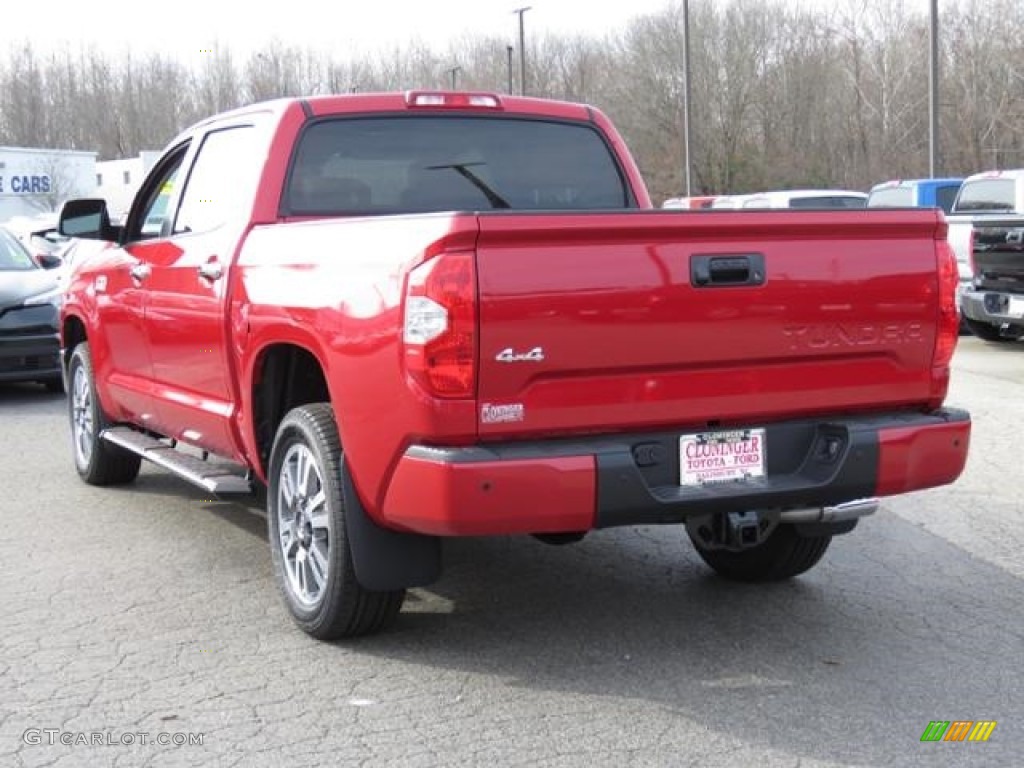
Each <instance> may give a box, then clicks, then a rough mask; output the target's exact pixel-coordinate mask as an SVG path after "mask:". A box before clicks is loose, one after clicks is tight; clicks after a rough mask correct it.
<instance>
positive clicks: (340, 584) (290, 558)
mask: <svg viewBox="0 0 1024 768" xmlns="http://www.w3.org/2000/svg"><path fill="white" fill-rule="evenodd" d="M341 458H342V452H341V443H340V441H339V438H338V429H337V426H336V425H335V422H334V414H333V412H332V410H331V407H330V406H329V405H327V404H326V403H315V404H312V405H305V406H301V407H299V408H295V409H294V410H292V411H290V412H289V413H288V415H287V416H285V418H284V420H283V421H282V422H281V426H280V427H279V428H278V430H277V436H276V438H275V439H274V447H273V450H272V451H271V456H270V472H269V480H270V485H269V487H268V489H267V523H268V527H269V536H270V548H271V553H272V556H273V560H274V573H275V576H276V578H277V583H278V586H279V588H280V589H281V592H282V594H283V595H284V598H285V603H286V604H287V606H288V610H289V611H290V612H291V614H292V617H293V618H294V619H295V621H296V623H297V624H298V625H299V626H300V627H301V628H302V629H303V630H304V631H305V632H307V633H309V634H310V635H312V636H313V637H316V638H318V639H320V640H334V639H338V638H343V637H355V636H358V635H366V634H371V633H373V632H378V631H380V630H382V629H384V628H385V627H386V626H388V625H389V624H391V623H392V622H393V621H394V619H395V617H396V616H397V615H398V612H399V611H400V610H401V607H402V601H403V600H404V599H405V590H394V591H387V592H374V591H371V590H368V589H365V588H364V587H363V586H362V585H361V584H360V583H359V582H358V581H357V580H356V575H355V570H354V567H353V563H352V550H351V545H350V542H349V537H348V534H347V531H346V528H345V506H344V503H343V501H342V494H341Z"/></svg>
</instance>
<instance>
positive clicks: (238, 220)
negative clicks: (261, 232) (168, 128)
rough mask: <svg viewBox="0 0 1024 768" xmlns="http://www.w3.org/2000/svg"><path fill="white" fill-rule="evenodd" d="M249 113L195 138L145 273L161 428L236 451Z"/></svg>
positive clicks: (253, 156) (253, 168) (253, 132)
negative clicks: (236, 264) (234, 296)
mask: <svg viewBox="0 0 1024 768" xmlns="http://www.w3.org/2000/svg"><path fill="white" fill-rule="evenodd" d="M259 141H260V134H259V130H258V128H257V126H256V125H255V124H254V123H252V122H243V123H240V124H228V125H218V126H216V127H215V128H212V129H210V130H208V131H207V132H206V133H205V134H203V135H201V136H197V137H195V139H194V147H193V151H192V152H191V153H190V156H189V158H188V162H187V164H186V165H187V168H186V171H185V172H184V173H183V174H182V179H183V180H182V181H181V192H180V195H179V196H178V197H177V199H176V210H175V212H174V216H173V219H172V221H171V222H170V223H169V232H167V233H166V235H167V236H166V237H165V238H164V239H163V240H162V242H161V246H160V248H159V250H157V251H154V252H153V253H152V254H151V258H149V259H148V263H149V265H150V267H151V272H150V274H149V275H148V277H147V280H146V288H147V302H146V326H147V329H148V334H149V348H150V353H151V355H152V360H153V383H154V393H155V397H156V407H157V413H158V417H159V422H160V424H161V425H162V427H163V429H162V431H163V432H165V433H166V434H169V435H170V436H172V437H175V438H178V439H182V440H185V441H187V442H189V443H193V444H195V445H198V446H201V447H203V448H205V449H207V450H209V451H212V452H214V453H217V454H219V455H222V456H229V457H232V456H235V455H236V453H237V448H236V446H237V444H238V443H237V441H236V440H235V439H234V438H233V433H232V427H231V423H232V418H233V415H234V409H235V403H236V402H237V397H236V393H235V392H234V388H233V384H232V381H233V370H234V369H233V364H232V358H231V349H230V347H229V343H228V339H229V329H228V318H227V311H226V307H227V293H228V286H229V276H230V271H231V267H232V260H233V258H234V255H235V251H236V249H237V247H238V244H239V242H240V240H241V237H242V236H243V234H244V232H245V229H246V227H247V226H248V217H247V214H248V213H249V212H251V209H252V200H253V198H254V195H255V187H256V183H257V180H258V176H259V173H260V171H261V170H262V161H261V159H260V154H259V152H258V151H257V148H256V145H257V143H258V142H259Z"/></svg>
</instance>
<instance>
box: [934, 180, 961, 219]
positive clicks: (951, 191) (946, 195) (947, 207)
mask: <svg viewBox="0 0 1024 768" xmlns="http://www.w3.org/2000/svg"><path fill="white" fill-rule="evenodd" d="M959 191H960V187H959V186H950V187H939V188H938V189H937V190H935V204H936V205H938V206H939V208H941V209H942V210H944V211H945V212H946V213H949V212H950V211H951V210H953V201H954V200H956V193H957V192H959Z"/></svg>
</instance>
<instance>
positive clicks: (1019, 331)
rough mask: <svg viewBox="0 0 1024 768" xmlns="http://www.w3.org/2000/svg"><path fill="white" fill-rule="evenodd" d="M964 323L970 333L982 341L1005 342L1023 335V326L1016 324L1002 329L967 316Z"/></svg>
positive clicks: (1015, 339)
mask: <svg viewBox="0 0 1024 768" xmlns="http://www.w3.org/2000/svg"><path fill="white" fill-rule="evenodd" d="M964 323H965V324H966V325H967V328H968V330H969V331H970V332H971V333H973V334H974V335H975V336H977V337H978V338H979V339H982V340H984V341H994V342H997V343H1002V344H1005V343H1006V342H1010V341H1017V339H1019V338H1020V337H1021V336H1024V327H1022V326H1018V325H1011V326H1010V327H1009V328H1007V329H1006V330H1005V331H1003V330H1002V329H1001V328H1000V327H999V326H998V325H992V324H991V323H981V322H978V321H977V320H972V319H971V318H969V317H965V318H964Z"/></svg>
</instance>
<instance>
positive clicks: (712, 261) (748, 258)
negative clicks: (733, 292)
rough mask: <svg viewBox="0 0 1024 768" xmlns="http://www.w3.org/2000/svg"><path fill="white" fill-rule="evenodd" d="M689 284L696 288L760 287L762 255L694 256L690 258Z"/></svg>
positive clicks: (762, 264) (762, 275)
mask: <svg viewBox="0 0 1024 768" xmlns="http://www.w3.org/2000/svg"><path fill="white" fill-rule="evenodd" d="M690 282H691V283H693V285H695V286H698V287H715V286H732V285H762V284H763V283H764V254H762V253H722V254H714V255H711V254H694V255H693V256H691V257H690Z"/></svg>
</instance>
